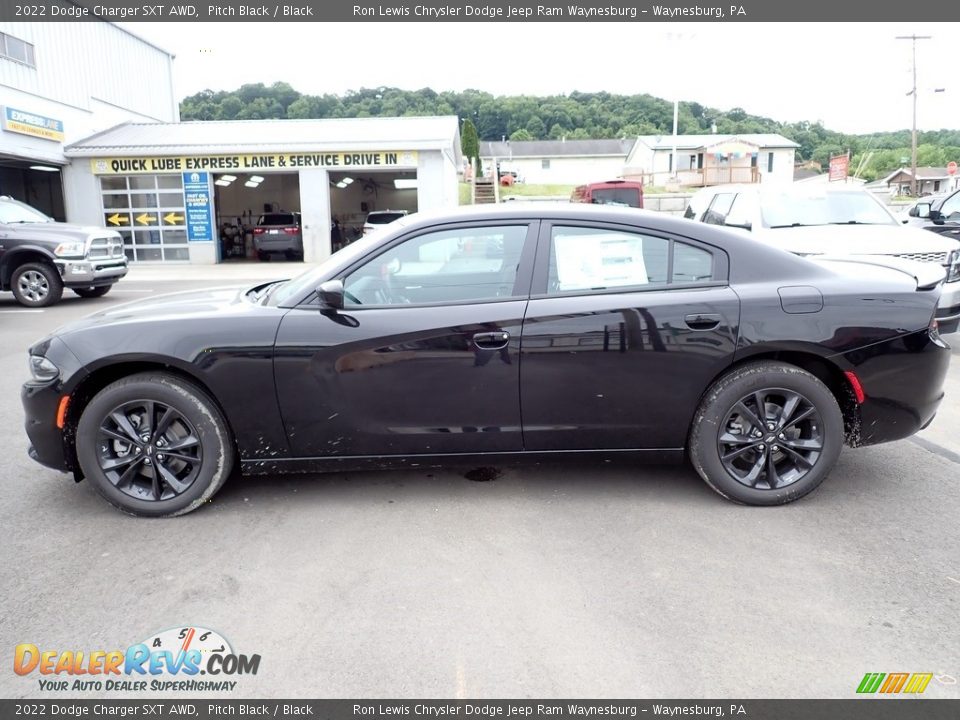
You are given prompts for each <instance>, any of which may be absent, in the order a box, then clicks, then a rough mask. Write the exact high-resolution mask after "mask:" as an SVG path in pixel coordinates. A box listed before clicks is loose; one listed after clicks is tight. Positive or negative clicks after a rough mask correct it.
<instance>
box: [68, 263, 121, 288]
mask: <svg viewBox="0 0 960 720" xmlns="http://www.w3.org/2000/svg"><path fill="white" fill-rule="evenodd" d="M56 265H57V270H59V271H60V277H61V278H62V279H63V284H64V285H65V286H66V287H77V286H79V287H91V286H93V287H97V286H99V285H112V284H113V283H115V282H116V281H117V280H119V279H120V278H122V277H123V276H124V275H126V274H127V261H126V259H124V260H122V261H120V262H118V261H116V260H57V262H56Z"/></svg>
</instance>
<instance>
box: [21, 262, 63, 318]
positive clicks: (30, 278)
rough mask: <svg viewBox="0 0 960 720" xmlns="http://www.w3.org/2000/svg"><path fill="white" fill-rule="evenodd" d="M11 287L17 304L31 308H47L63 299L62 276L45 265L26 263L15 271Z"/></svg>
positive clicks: (54, 269) (50, 266) (53, 268)
mask: <svg viewBox="0 0 960 720" xmlns="http://www.w3.org/2000/svg"><path fill="white" fill-rule="evenodd" d="M10 285H11V286H12V287H11V288H10V289H11V290H13V296H14V297H15V298H16V299H17V302H18V303H20V304H21V305H24V306H26V307H30V308H38V307H47V306H48V305H53V304H54V303H57V302H60V298H61V297H63V281H62V280H61V279H60V274H59V273H58V272H57V269H56V268H55V267H53V266H52V265H47V264H45V263H24V264H23V265H21V266H20V267H18V268H17V269H16V270H14V271H13V277H12V278H10Z"/></svg>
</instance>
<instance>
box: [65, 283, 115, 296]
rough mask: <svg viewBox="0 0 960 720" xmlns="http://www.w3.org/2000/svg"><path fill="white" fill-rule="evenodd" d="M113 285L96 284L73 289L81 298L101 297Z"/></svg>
mask: <svg viewBox="0 0 960 720" xmlns="http://www.w3.org/2000/svg"><path fill="white" fill-rule="evenodd" d="M112 287H113V285H98V286H97V287H86V288H73V291H74V292H75V293H76V294H77V295H79V296H80V297H82V298H98V297H103V296H104V295H106V294H107V293H108V292H110V288H112Z"/></svg>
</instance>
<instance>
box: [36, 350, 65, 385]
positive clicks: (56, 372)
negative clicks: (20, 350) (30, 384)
mask: <svg viewBox="0 0 960 720" xmlns="http://www.w3.org/2000/svg"><path fill="white" fill-rule="evenodd" d="M30 374H31V375H33V379H34V380H37V381H38V382H49V381H50V380H55V379H56V378H58V377H59V376H60V368H58V367H57V366H56V365H54V364H53V363H52V362H50V361H49V360H47V359H46V358H45V357H43V355H31V356H30Z"/></svg>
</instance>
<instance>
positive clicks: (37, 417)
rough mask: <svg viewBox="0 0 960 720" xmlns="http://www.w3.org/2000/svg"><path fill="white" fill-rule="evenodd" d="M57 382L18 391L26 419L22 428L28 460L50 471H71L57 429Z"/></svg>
mask: <svg viewBox="0 0 960 720" xmlns="http://www.w3.org/2000/svg"><path fill="white" fill-rule="evenodd" d="M58 387H59V383H56V382H55V383H49V384H44V385H41V384H36V383H32V382H28V383H26V384H25V385H24V386H23V388H22V389H21V391H20V400H21V402H22V403H23V411H24V415H25V416H26V422H25V423H24V427H25V429H26V431H27V437H28V438H29V439H30V446H31V447H30V450H29V451H28V453H29V455H30V457H31V458H33V459H34V460H36V461H37V462H38V463H40V464H41V465H46V466H47V467H49V468H53V469H54V470H60V471H61V472H70V471H71V470H73V467H72V466H71V463H70V462H69V461H68V459H67V452H66V444H65V442H64V436H63V433H62V432H61V430H60V429H59V428H58V427H57V407H58V405H59V404H60V393H59V392H58V389H57V388H58Z"/></svg>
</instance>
